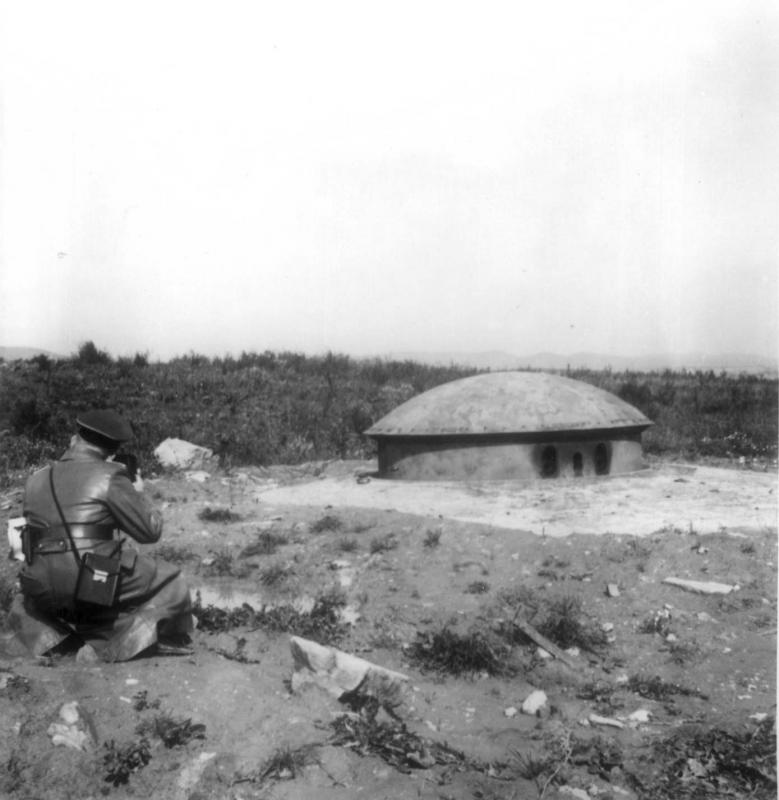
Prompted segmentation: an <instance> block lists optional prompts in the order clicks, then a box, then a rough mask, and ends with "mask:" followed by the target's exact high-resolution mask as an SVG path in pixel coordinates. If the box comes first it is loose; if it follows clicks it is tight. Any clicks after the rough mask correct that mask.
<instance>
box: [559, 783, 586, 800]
mask: <svg viewBox="0 0 779 800" xmlns="http://www.w3.org/2000/svg"><path fill="white" fill-rule="evenodd" d="M557 793H558V794H560V795H562V796H563V797H575V798H576V800H590V795H589V794H588V793H587V792H586V791H585V790H584V789H579V788H578V787H576V786H560V787H558V789H557Z"/></svg>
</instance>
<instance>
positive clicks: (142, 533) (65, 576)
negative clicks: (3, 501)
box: [9, 417, 193, 661]
mask: <svg viewBox="0 0 779 800" xmlns="http://www.w3.org/2000/svg"><path fill="white" fill-rule="evenodd" d="M86 419H87V420H89V419H90V417H86ZM79 422H80V423H81V422H82V420H81V418H80V419H79ZM100 427H102V428H106V427H107V426H105V425H102V426H100ZM108 428H109V430H111V431H112V433H113V434H114V435H117V434H116V432H115V430H114V429H111V428H110V426H108ZM82 433H84V434H86V433H87V430H86V429H83V430H82ZM92 439H93V440H95V441H100V438H99V437H92ZM106 455H107V453H106V451H105V449H104V448H102V447H100V446H98V445H96V444H93V443H91V442H89V441H85V440H84V439H83V438H81V437H75V439H74V441H73V443H72V445H71V447H70V449H69V450H68V451H67V452H66V453H65V454H64V455H63V456H62V458H61V459H60V461H58V462H56V463H55V464H53V465H51V466H49V467H45V468H43V469H41V470H38V471H37V472H36V473H35V474H33V475H32V476H31V477H30V479H29V480H28V482H27V485H26V487H25V495H24V516H25V517H26V518H27V521H28V524H29V526H30V530H31V531H32V535H31V538H30V542H29V547H28V555H29V559H28V563H27V564H26V565H25V566H24V567H23V568H22V570H21V573H20V576H19V580H20V584H21V589H22V594H21V596H20V597H17V598H16V599H15V601H14V605H13V607H12V610H11V614H10V619H9V622H10V624H11V627H12V628H13V629H14V630H15V632H16V635H17V638H18V639H19V640H20V641H21V642H22V643H23V644H24V645H25V646H26V647H27V649H28V650H30V651H31V652H32V653H33V654H35V655H40V654H43V653H45V652H47V651H48V650H50V649H51V648H53V647H56V646H57V645H58V644H60V643H61V642H63V641H64V640H65V639H67V638H68V637H69V636H71V635H73V634H75V635H76V636H77V637H79V638H80V639H81V640H82V641H83V642H84V643H87V644H90V645H92V647H93V648H94V649H95V651H96V652H97V653H98V655H99V656H100V657H101V658H102V659H103V660H106V661H124V660H126V659H129V658H132V657H133V656H135V655H137V654H138V653H140V652H141V651H143V650H146V649H147V648H149V647H151V646H153V645H155V644H157V643H158V642H159V641H160V640H163V641H164V640H168V641H175V640H180V639H181V637H183V636H188V634H189V633H191V631H192V629H193V618H192V613H191V610H192V604H191V598H190V594H189V589H188V588H187V586H186V584H185V582H184V579H183V577H182V576H181V575H180V572H179V570H178V569H177V568H175V567H173V566H171V565H168V564H165V563H163V562H158V561H156V560H154V559H151V558H146V557H144V556H141V555H139V554H138V553H137V552H136V551H135V550H134V549H131V548H130V547H128V546H126V545H125V544H124V542H123V541H122V542H120V541H119V535H120V533H121V532H123V533H126V534H128V535H129V536H130V537H132V538H133V539H134V540H136V541H138V542H140V543H142V544H150V543H153V542H156V541H158V540H159V538H160V535H161V533H162V518H161V516H160V514H159V513H158V512H157V511H154V510H152V509H151V508H150V506H149V505H148V504H147V503H146V501H145V499H144V498H143V496H142V495H141V494H140V493H139V492H137V491H136V490H135V488H134V486H133V484H132V483H131V482H130V477H129V475H128V473H127V470H126V468H125V467H124V465H123V464H119V463H114V462H112V461H106V460H105V459H106ZM52 479H53V483H54V487H55V491H56V498H57V500H58V501H59V505H60V508H61V511H62V515H63V516H64V518H65V520H66V521H67V523H68V526H67V530H66V526H65V525H64V523H63V520H62V517H61V515H60V511H59V510H58V508H57V504H56V502H55V498H54V494H53V493H52V488H51V481H52ZM68 530H69V531H70V538H69V536H68ZM71 538H72V542H73V544H74V545H75V547H76V549H77V550H78V553H79V556H81V555H83V554H84V553H85V552H94V553H96V554H98V555H105V556H108V555H116V554H117V552H120V553H121V572H120V579H119V588H118V594H117V596H116V599H115V602H114V604H113V605H112V606H109V607H100V606H94V605H89V606H88V607H86V606H83V605H81V604H79V603H76V601H75V599H74V596H75V589H76V581H77V578H78V571H79V564H78V563H77V561H76V558H75V557H74V553H73V548H72V546H71Z"/></svg>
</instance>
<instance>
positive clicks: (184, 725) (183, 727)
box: [135, 713, 206, 749]
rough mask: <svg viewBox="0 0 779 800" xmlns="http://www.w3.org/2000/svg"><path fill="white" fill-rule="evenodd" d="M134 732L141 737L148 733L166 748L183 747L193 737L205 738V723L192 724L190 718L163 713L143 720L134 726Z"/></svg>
mask: <svg viewBox="0 0 779 800" xmlns="http://www.w3.org/2000/svg"><path fill="white" fill-rule="evenodd" d="M135 732H136V733H137V734H138V735H139V736H142V737H145V736H147V735H149V736H153V737H155V738H157V739H160V741H162V743H163V744H164V745H165V747H167V748H168V749H170V748H173V747H183V746H184V745H187V744H189V742H191V741H193V740H194V739H205V738H206V726H205V725H202V724H200V723H197V724H194V725H193V724H192V720H191V719H175V718H174V717H173V716H171V715H170V714H165V713H162V714H157V715H156V716H155V717H153V718H152V719H148V720H144V721H143V722H141V723H140V724H139V725H138V726H137V727H136V729H135Z"/></svg>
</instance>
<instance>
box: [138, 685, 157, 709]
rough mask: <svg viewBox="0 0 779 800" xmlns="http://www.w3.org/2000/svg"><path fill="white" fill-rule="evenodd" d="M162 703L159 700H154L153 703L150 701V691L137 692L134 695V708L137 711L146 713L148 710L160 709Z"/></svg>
mask: <svg viewBox="0 0 779 800" xmlns="http://www.w3.org/2000/svg"><path fill="white" fill-rule="evenodd" d="M159 707H160V701H159V700H152V701H151V702H150V701H149V699H148V691H147V690H146V689H144V690H143V691H140V692H137V693H136V694H134V695H133V708H134V709H135V710H136V711H145V710H146V709H147V708H159Z"/></svg>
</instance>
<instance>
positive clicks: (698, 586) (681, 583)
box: [663, 578, 738, 594]
mask: <svg viewBox="0 0 779 800" xmlns="http://www.w3.org/2000/svg"><path fill="white" fill-rule="evenodd" d="M663 583H667V584H668V585H669V586H678V587H679V588H680V589H684V590H685V591H688V592H695V593H696V594H730V593H731V592H734V591H736V590H737V589H738V585H732V584H729V583H716V582H715V581H690V580H686V579H685V578H665V579H664V580H663Z"/></svg>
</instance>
